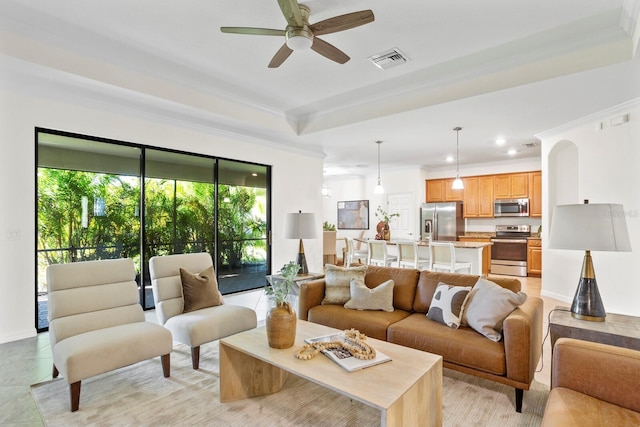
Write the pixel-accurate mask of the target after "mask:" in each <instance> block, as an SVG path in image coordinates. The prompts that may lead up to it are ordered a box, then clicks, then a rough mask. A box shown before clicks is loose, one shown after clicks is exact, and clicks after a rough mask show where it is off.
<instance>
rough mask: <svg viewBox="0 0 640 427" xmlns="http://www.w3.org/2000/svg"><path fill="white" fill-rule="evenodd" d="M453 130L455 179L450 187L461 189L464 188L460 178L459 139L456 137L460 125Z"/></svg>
mask: <svg viewBox="0 0 640 427" xmlns="http://www.w3.org/2000/svg"><path fill="white" fill-rule="evenodd" d="M453 130H455V131H456V179H454V180H453V185H452V186H451V188H452V189H453V190H462V189H464V183H463V182H462V180H461V179H460V141H459V139H458V135H459V133H460V131H461V130H462V128H461V127H460V126H457V127H454V128H453Z"/></svg>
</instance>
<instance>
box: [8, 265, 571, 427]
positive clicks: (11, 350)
mask: <svg viewBox="0 0 640 427" xmlns="http://www.w3.org/2000/svg"><path fill="white" fill-rule="evenodd" d="M520 279H521V281H522V284H523V290H524V291H525V292H526V293H527V294H528V295H532V296H540V286H541V280H540V279H538V278H531V277H529V278H520ZM543 300H544V311H545V317H544V331H545V333H546V331H547V330H548V329H547V319H548V312H549V311H550V310H552V309H553V308H555V307H556V305H567V304H563V303H561V302H560V301H557V300H553V299H550V298H545V297H543ZM225 302H226V303H229V304H238V305H243V306H247V307H251V308H253V309H254V310H256V313H257V315H258V322H259V324H260V323H262V322H264V320H265V318H266V314H267V311H268V309H269V307H270V304H269V300H268V297H266V296H265V295H264V291H263V290H256V291H248V292H244V293H240V294H235V295H232V296H226V297H225ZM145 314H146V317H147V319H148V320H150V321H156V316H155V312H154V311H147V312H145ZM549 341H550V340H549V338H548V337H547V339H546V340H545V342H544V346H543V352H544V354H543V358H542V362H541V364H539V366H538V367H539V369H540V372H538V373H536V377H535V378H536V381H538V382H540V383H543V384H549V379H550V372H551V370H550V366H551V346H550V344H549ZM51 366H52V360H51V351H50V348H49V335H48V333H41V334H38V335H37V336H36V337H32V338H27V339H23V340H19V341H14V342H10V343H5V344H0V425H2V426H41V425H43V424H42V420H41V418H40V414H39V412H38V409H37V408H36V405H35V403H34V401H33V399H32V397H31V393H30V391H29V386H30V385H31V384H35V383H38V382H42V381H47V380H50V379H51ZM525 399H526V393H525Z"/></svg>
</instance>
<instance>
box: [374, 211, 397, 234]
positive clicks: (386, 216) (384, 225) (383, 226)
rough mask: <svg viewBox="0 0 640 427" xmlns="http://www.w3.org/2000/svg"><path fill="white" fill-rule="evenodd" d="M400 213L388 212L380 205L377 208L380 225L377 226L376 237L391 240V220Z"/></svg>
mask: <svg viewBox="0 0 640 427" xmlns="http://www.w3.org/2000/svg"><path fill="white" fill-rule="evenodd" d="M399 216H400V214H399V213H397V212H395V213H392V214H390V213H388V212H387V211H385V210H383V209H382V208H381V207H380V206H378V209H376V218H378V221H379V222H378V225H377V226H376V232H377V234H376V239H377V240H389V239H390V238H391V231H390V230H389V221H391V220H392V219H393V218H395V217H399Z"/></svg>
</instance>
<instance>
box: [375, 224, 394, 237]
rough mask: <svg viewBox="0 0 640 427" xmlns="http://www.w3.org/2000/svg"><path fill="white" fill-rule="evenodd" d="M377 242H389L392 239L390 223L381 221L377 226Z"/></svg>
mask: <svg viewBox="0 0 640 427" xmlns="http://www.w3.org/2000/svg"><path fill="white" fill-rule="evenodd" d="M376 231H377V232H378V234H376V240H389V239H391V230H389V223H388V222H384V221H380V222H379V223H378V225H377V226H376Z"/></svg>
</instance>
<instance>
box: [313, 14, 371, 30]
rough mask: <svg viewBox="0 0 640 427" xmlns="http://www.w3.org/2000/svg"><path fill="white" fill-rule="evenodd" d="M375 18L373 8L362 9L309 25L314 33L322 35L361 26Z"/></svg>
mask: <svg viewBox="0 0 640 427" xmlns="http://www.w3.org/2000/svg"><path fill="white" fill-rule="evenodd" d="M374 20H375V17H374V16H373V12H372V11H371V10H361V11H360V12H352V13H347V14H345V15H340V16H334V17H333V18H329V19H325V20H324V21H320V22H316V23H315V24H313V25H311V26H309V29H310V30H311V32H312V33H313V35H315V36H320V35H322V34H330V33H337V32H338V31H344V30H348V29H350V28H355V27H359V26H360V25H364V24H368V23H369V22H373V21H374Z"/></svg>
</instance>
